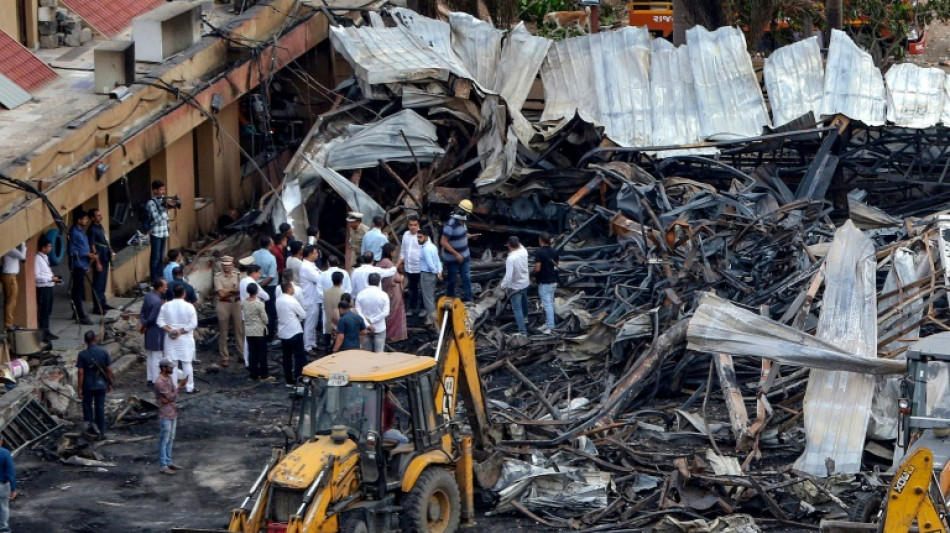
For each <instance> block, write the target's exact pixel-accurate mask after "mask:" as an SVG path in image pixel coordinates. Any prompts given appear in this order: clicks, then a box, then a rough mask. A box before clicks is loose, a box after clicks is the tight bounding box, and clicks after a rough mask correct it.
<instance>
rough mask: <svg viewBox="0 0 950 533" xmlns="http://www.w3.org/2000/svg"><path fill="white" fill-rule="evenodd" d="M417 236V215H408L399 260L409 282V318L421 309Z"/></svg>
mask: <svg viewBox="0 0 950 533" xmlns="http://www.w3.org/2000/svg"><path fill="white" fill-rule="evenodd" d="M417 235H419V215H415V214H413V215H409V229H407V230H406V232H405V233H403V234H402V247H401V248H400V249H399V260H400V262H402V265H403V270H405V271H406V278H407V279H408V280H409V298H408V299H407V300H406V314H407V315H410V316H411V315H412V314H413V313H416V312H419V311H420V309H422V301H421V300H420V298H419V282H420V281H421V279H422V276H421V274H420V270H419V255H420V254H421V253H422V245H421V244H419V238H418V237H417ZM419 316H420V317H423V316H425V311H422V312H419Z"/></svg>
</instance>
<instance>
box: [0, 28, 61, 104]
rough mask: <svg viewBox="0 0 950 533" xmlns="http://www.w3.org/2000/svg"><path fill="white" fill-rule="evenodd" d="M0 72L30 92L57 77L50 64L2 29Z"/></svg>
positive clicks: (0, 32)
mask: <svg viewBox="0 0 950 533" xmlns="http://www.w3.org/2000/svg"><path fill="white" fill-rule="evenodd" d="M0 74H3V75H4V76H6V77H7V78H10V81H12V82H13V83H15V84H17V85H19V86H20V88H21V89H23V90H25V91H29V92H33V91H35V90H37V89H39V88H40V87H42V86H43V85H46V84H47V83H49V82H51V81H53V80H55V79H56V73H55V72H53V69H51V68H50V67H49V65H47V64H46V63H44V62H43V61H42V60H40V58H38V57H36V56H35V55H33V53H32V52H30V51H29V50H27V49H26V48H24V47H23V45H21V44H20V43H18V42H16V41H15V40H14V39H13V37H10V36H9V35H7V34H6V33H4V32H2V31H0Z"/></svg>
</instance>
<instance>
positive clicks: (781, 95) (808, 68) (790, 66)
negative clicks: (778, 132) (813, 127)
mask: <svg viewBox="0 0 950 533" xmlns="http://www.w3.org/2000/svg"><path fill="white" fill-rule="evenodd" d="M763 75H764V77H765V88H766V90H767V91H768V93H769V105H770V106H771V108H772V123H773V124H774V125H775V126H776V127H778V126H784V125H785V124H788V123H789V122H791V121H793V120H795V119H797V118H799V117H801V116H802V115H805V114H806V113H808V112H811V113H813V114H814V116H815V118H816V119H817V118H818V117H819V116H821V99H822V91H823V89H824V84H825V67H824V64H823V60H822V58H821V48H819V46H818V37H811V38H808V39H805V40H803V41H798V42H797V43H793V44H790V45H788V46H783V47H781V48H779V49H778V50H776V51H775V52H773V53H772V55H770V56H769V57H768V58H766V60H765V69H764V73H763Z"/></svg>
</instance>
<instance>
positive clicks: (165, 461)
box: [155, 359, 188, 475]
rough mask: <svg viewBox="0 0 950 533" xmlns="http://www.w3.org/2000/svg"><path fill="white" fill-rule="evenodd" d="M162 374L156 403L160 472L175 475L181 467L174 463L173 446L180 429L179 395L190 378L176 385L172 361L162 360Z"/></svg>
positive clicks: (156, 393)
mask: <svg viewBox="0 0 950 533" xmlns="http://www.w3.org/2000/svg"><path fill="white" fill-rule="evenodd" d="M158 366H159V369H160V371H161V373H160V374H159V376H158V377H157V378H155V403H157V404H158V423H159V427H160V428H161V430H160V432H159V435H158V462H159V464H160V465H161V470H159V472H161V473H163V474H168V475H174V474H175V471H176V470H181V467H180V466H178V465H176V464H175V463H173V462H172V445H174V443H175V430H176V429H178V405H177V402H178V393H179V392H181V390H182V389H184V388H185V384H187V383H188V378H182V379H180V380H179V381H178V384H177V385H176V384H175V381H174V379H173V378H172V374H173V373H174V372H175V363H174V362H172V360H171V359H162V360H161V361H160V362H159V364H158Z"/></svg>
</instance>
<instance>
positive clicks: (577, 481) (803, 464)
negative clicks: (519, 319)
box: [269, 8, 950, 531]
mask: <svg viewBox="0 0 950 533" xmlns="http://www.w3.org/2000/svg"><path fill="white" fill-rule="evenodd" d="M363 22H364V23H363V24H362V25H359V24H358V25H357V26H347V27H343V26H334V27H331V36H332V40H333V44H334V47H335V48H336V50H337V51H338V52H339V53H340V54H341V55H342V56H343V57H344V58H345V59H346V60H347V62H348V63H349V64H350V66H351V67H352V68H353V71H354V76H353V78H351V80H350V81H349V82H347V83H346V84H344V85H343V86H341V87H340V88H338V93H339V98H338V101H337V105H336V106H335V107H334V109H333V110H331V111H330V112H328V113H327V114H325V115H324V116H323V117H322V118H321V120H320V121H319V122H318V123H317V125H316V126H315V127H314V129H313V130H312V131H311V134H310V136H309V137H308V140H307V141H306V142H305V143H304V145H303V146H302V147H301V148H300V150H299V151H298V152H297V154H296V155H295V156H294V159H293V161H292V162H291V164H290V165H289V166H288V169H287V175H286V179H285V182H284V184H283V187H282V189H281V192H280V194H279V195H275V197H274V199H273V201H272V202H271V204H270V205H269V213H270V215H271V216H272V217H273V219H274V223H275V224H277V223H280V222H284V221H288V222H291V223H292V224H293V225H294V226H295V228H298V229H297V230H296V231H299V232H300V233H303V228H305V227H306V226H307V225H308V224H320V226H321V227H326V225H327V224H324V222H326V221H325V220H324V219H325V218H326V217H327V216H328V215H327V213H334V212H336V213H338V214H339V213H341V212H343V211H344V210H346V209H351V210H357V211H361V212H362V213H364V216H373V215H385V216H386V218H387V221H388V229H387V231H390V232H391V236H392V238H391V240H392V241H393V242H399V238H398V236H399V235H401V233H402V231H403V230H404V229H405V227H406V220H407V217H408V216H409V215H410V214H417V215H419V217H420V218H421V219H422V221H423V225H424V226H428V227H430V228H431V229H432V230H433V234H435V235H438V234H439V230H440V229H441V225H442V224H443V223H444V221H445V220H446V218H447V217H448V214H449V213H450V211H451V209H452V208H453V207H454V206H455V205H456V204H458V202H459V201H460V200H462V199H471V200H472V201H473V202H474V204H475V210H474V213H473V214H472V215H471V216H470V217H469V220H468V228H469V232H470V233H473V234H481V235H480V236H479V237H478V238H477V239H473V240H472V241H471V242H470V246H471V248H472V257H473V261H472V265H471V268H472V280H473V284H474V288H475V292H476V300H475V302H473V303H472V304H471V306H470V309H469V316H470V319H471V322H472V324H471V327H472V330H473V332H474V333H475V335H476V338H477V346H478V357H479V362H480V365H481V369H480V372H481V374H482V377H483V379H484V381H485V383H486V387H487V390H488V395H489V398H490V406H491V407H492V410H493V416H494V421H495V422H496V423H497V424H498V427H499V429H500V430H501V431H500V435H499V440H498V442H497V443H496V447H495V451H496V452H498V453H497V454H496V455H495V456H494V457H493V458H492V459H490V460H489V461H488V462H487V463H486V465H485V466H484V468H481V471H480V472H477V473H478V474H479V480H480V483H481V485H482V486H483V487H490V488H491V489H492V491H493V494H495V497H496V500H495V501H494V504H495V507H494V510H493V511H492V512H493V513H503V512H511V511H515V512H520V513H522V514H524V515H526V516H528V517H530V518H531V519H532V520H535V521H537V522H539V523H541V524H545V525H547V526H550V527H555V528H563V529H573V530H584V531H617V530H625V531H626V530H629V531H640V530H647V529H648V528H653V530H654V531H756V530H760V529H770V528H774V529H782V530H801V529H817V524H818V522H819V521H820V520H822V519H836V518H844V517H846V516H847V515H848V511H849V508H851V507H852V506H851V505H850V504H849V503H846V502H848V501H851V500H853V498H854V494H855V493H856V492H859V491H861V490H866V489H868V488H873V487H880V486H881V485H882V483H884V481H882V476H881V475H879V474H877V473H874V472H872V470H875V468H876V467H880V469H881V470H886V469H887V468H889V467H890V466H891V465H892V464H897V463H898V462H899V461H900V458H901V456H902V454H903V451H902V450H901V449H900V448H895V442H896V439H897V432H898V423H897V418H898V416H897V399H898V396H899V385H898V383H899V379H900V375H901V374H902V373H903V372H904V368H905V364H904V362H903V361H901V358H902V356H903V353H904V352H905V351H906V350H908V349H909V348H910V347H912V345H913V343H914V342H915V341H917V340H918V339H919V338H922V337H926V336H928V335H931V334H933V333H936V332H939V331H944V330H946V329H948V328H947V325H946V323H947V319H948V316H950V315H948V313H947V300H946V297H945V296H946V294H945V292H946V278H945V275H944V269H945V264H946V261H947V257H946V254H947V248H946V247H945V242H944V234H943V230H944V226H946V228H947V229H950V224H948V223H947V222H944V221H943V219H942V218H941V217H940V215H939V212H940V209H941V208H942V205H943V201H944V200H945V198H946V194H945V191H944V190H943V189H942V188H941V187H940V185H939V183H938V182H940V181H942V176H940V179H939V180H938V179H937V176H938V175H940V174H941V172H942V171H945V169H946V163H947V162H948V161H950V160H948V159H947V157H946V146H944V145H940V146H935V147H932V149H930V150H929V151H928V152H927V155H926V156H924V155H922V152H919V151H916V152H915V150H917V149H916V148H914V147H913V146H912V145H913V144H914V143H913V142H912V139H914V138H918V139H919V138H920V135H925V133H923V131H915V130H910V129H906V128H904V127H903V126H910V124H909V122H912V120H911V119H910V118H907V117H903V118H902V116H901V115H900V113H901V112H902V108H901V107H900V106H899V105H898V104H896V103H895V104H892V105H893V106H894V107H892V108H891V109H889V110H887V112H888V119H889V120H890V121H891V123H892V124H899V125H900V126H880V125H881V124H884V122H885V119H884V113H885V109H884V107H883V105H882V107H881V108H880V109H877V108H875V109H860V108H859V107H860V106H857V107H855V106H856V104H855V101H854V100H849V94H847V92H846V91H844V89H841V87H843V86H844V85H845V84H846V80H841V79H836V80H829V79H828V78H826V77H825V76H824V73H822V72H820V71H819V72H818V73H817V75H816V74H815V72H806V70H807V69H808V68H810V67H815V65H816V62H815V58H816V57H817V67H816V68H818V69H821V68H822V67H821V65H822V60H821V56H820V51H819V50H818V48H817V45H816V44H815V43H813V42H810V41H809V42H807V43H805V44H800V43H799V44H797V45H793V46H794V47H795V48H791V47H790V48H789V49H788V50H785V51H784V52H783V53H782V54H779V57H782V58H784V59H783V61H784V63H783V64H774V63H773V64H767V65H766V69H765V83H766V85H767V86H768V87H769V89H770V91H774V93H775V94H774V95H771V98H770V102H769V103H770V106H771V107H770V109H771V111H772V116H773V117H774V119H775V124H776V127H774V128H772V127H771V123H770V119H769V116H768V109H769V108H767V107H766V104H765V102H764V101H763V100H762V93H761V89H760V88H759V84H758V82H757V81H756V79H755V75H754V72H753V71H752V70H751V62H750V63H749V64H748V65H746V63H745V62H744V61H742V60H741V59H740V60H738V61H737V62H736V63H735V64H716V63H715V61H706V60H705V59H703V54H705V53H708V54H710V57H712V56H715V57H719V56H718V55H716V54H717V53H721V52H723V50H730V49H731V48H730V47H734V46H736V43H735V42H733V41H732V40H730V38H731V37H732V35H731V34H730V33H729V31H730V29H728V28H725V29H721V30H719V31H717V32H712V33H708V32H707V33H700V30H696V32H694V33H693V34H691V35H692V38H691V40H690V50H689V51H688V52H687V50H686V48H685V47H684V48H679V49H671V48H670V47H668V46H667V45H665V44H663V43H658V42H656V41H654V42H653V43H651V42H650V41H649V38H648V37H646V36H645V35H641V32H640V31H639V29H636V30H635V29H633V28H624V29H622V30H620V31H617V32H609V33H605V34H597V35H591V36H585V37H580V38H577V39H569V40H567V41H564V42H562V43H551V42H550V41H547V40H546V39H542V38H539V37H535V36H533V35H531V34H530V33H528V32H527V30H525V29H524V27H522V26H519V27H517V28H515V29H513V30H511V31H510V32H502V31H500V30H497V29H495V28H493V27H492V26H491V25H489V24H487V23H484V22H481V21H478V20H475V19H473V18H472V17H469V16H468V15H463V14H457V13H452V14H451V15H450V16H449V21H448V22H443V21H439V20H433V19H428V18H425V17H422V16H420V15H418V14H415V13H413V12H411V11H408V10H404V9H400V8H397V9H393V10H390V11H385V12H383V13H382V14H379V13H375V12H370V13H368V14H367V15H366V19H365V21H363ZM701 31H702V32H705V30H701ZM644 33H645V32H644ZM593 49H597V50H598V54H602V55H603V56H604V57H605V59H604V60H603V61H601V60H600V59H597V58H599V57H600V55H596V54H594V55H591V56H589V57H590V59H589V60H585V59H583V58H584V57H585V56H584V55H583V54H582V53H581V52H582V51H583V50H593ZM741 52H742V54H745V50H744V46H743V47H742V48H741ZM862 54H864V52H862V51H861V50H859V49H858V48H857V47H855V46H854V44H853V43H851V42H850V40H847V37H844V36H843V34H842V35H838V34H837V33H836V34H835V37H834V38H833V40H832V50H831V51H830V52H829V58H828V62H829V64H830V65H831V64H838V63H847V62H848V61H851V60H853V61H851V62H852V63H853V64H854V65H858V67H855V69H854V70H853V72H852V74H853V75H854V76H867V77H869V78H873V79H875V80H877V79H879V81H880V87H878V86H877V85H874V84H871V85H872V86H873V87H876V88H875V89H874V90H878V89H879V90H880V91H885V86H884V80H883V78H882V77H881V74H880V72H878V71H876V70H874V71H873V72H872V71H869V70H867V69H866V67H867V64H866V62H865V61H864V56H863V55H862ZM745 55H746V57H747V54H745ZM865 55H866V54H865ZM611 57H614V58H615V59H617V61H616V62H614V63H611V60H610V58H611ZM849 58H850V59H849ZM584 61H588V62H589V63H590V64H584ZM651 61H652V63H651ZM710 65H711V66H710ZM783 65H784V66H783ZM690 66H691V67H692V68H690ZM707 67H709V68H713V69H715V68H719V69H721V70H722V72H727V73H733V74H735V76H734V78H735V79H737V80H738V82H737V83H738V84H739V88H738V89H736V90H733V91H731V92H730V90H729V87H727V86H726V85H727V84H726V82H721V83H720V82H717V84H713V83H712V81H711V80H713V78H715V76H714V74H715V73H714V72H707V70H708V68H707ZM830 68H831V67H830V66H829V70H830ZM624 69H627V70H624ZM631 69H632V70H631ZM637 69H639V70H637ZM704 69H705V70H704ZM803 69H805V70H803ZM862 69H863V70H862ZM905 70H906V69H905ZM539 72H540V75H541V79H542V80H543V82H544V90H543V97H544V100H545V101H544V102H542V101H541V98H542V97H541V91H540V90H538V89H537V88H536V87H535V85H536V77H537V75H538V73H539ZM701 72H702V73H703V76H705V77H706V78H704V79H706V80H707V81H708V82H709V83H710V84H712V85H715V86H710V87H708V89H709V91H710V92H709V93H708V94H697V92H696V91H697V90H698V87H699V86H700V85H701V84H702V83H705V82H703V81H702V80H697V81H696V83H695V84H694V80H693V79H682V76H686V77H689V76H694V75H695V76H699V73H701ZM676 73H680V74H681V76H679V75H675V74H676ZM898 74H900V75H911V76H912V75H916V73H910V72H903V71H902V72H899V73H895V75H894V76H891V77H889V78H888V83H891V84H892V85H891V86H889V87H888V89H890V90H893V91H896V89H895V88H894V87H896V85H897V84H896V82H894V81H893V80H891V78H892V77H896V76H897V75H898ZM687 75H689V76H687ZM638 76H639V78H638ZM749 76H751V78H750V77H749ZM795 76H800V77H802V79H803V80H804V81H802V83H801V84H800V85H801V86H803V87H804V88H803V91H804V93H803V94H797V95H796V94H792V93H790V92H788V91H784V92H783V91H782V90H781V89H780V88H781V87H782V86H783V84H785V85H787V84H789V83H790V82H789V77H795ZM875 76H876V78H875ZM605 79H612V80H615V81H616V83H615V84H603V85H600V84H599V81H602V80H605ZM643 80H646V82H645V83H646V85H644V84H643ZM664 80H665V81H664ZM750 80H751V82H752V84H751V85H750V83H749V82H750ZM588 88H590V90H591V91H593V92H590V93H584V91H586V90H587V89H588ZM733 89H735V87H733ZM585 94H586V96H585ZM755 94H758V97H757V98H756V97H755ZM664 95H665V96H666V97H668V99H667V100H664ZM730 95H731V97H732V98H733V99H732V100H730ZM780 95H781V96H780ZM851 96H854V95H851ZM879 96H880V98H881V99H882V101H883V100H885V99H886V98H885V97H884V95H883V92H882V94H881V95H879ZM892 100H893V101H894V102H897V103H899V102H900V101H901V100H900V99H899V98H898V99H893V98H892ZM661 103H663V105H661ZM618 106H619V107H618ZM664 106H665V107H664ZM744 106H745V107H744ZM760 106H761V107H760ZM829 106H830V107H829ZM618 109H622V112H620V111H617V110H618ZM891 113H894V115H893V116H892V115H891ZM927 113H930V112H929V111H928V112H927ZM930 114H932V113H930ZM821 115H825V116H828V117H829V118H828V120H826V121H824V122H817V121H816V120H815V118H814V117H815V116H821ZM935 116H936V115H935ZM779 117H782V118H781V119H780V118H779ZM796 117H797V118H796ZM928 117H929V115H928ZM928 117H920V116H918V117H916V118H915V119H914V120H921V121H923V123H926V125H924V126H920V124H917V125H918V126H920V127H930V126H933V125H934V124H936V120H937V119H936V118H934V117H930V118H933V120H932V121H930V122H928V120H930V118H928ZM717 120H718V122H717ZM859 121H860V122H859ZM723 124H725V125H726V126H723ZM868 125H871V126H868ZM717 128H725V129H717ZM762 128H765V134H764V135H760V133H762ZM934 131H935V130H934V129H931V130H929V133H926V135H929V136H930V137H929V138H930V139H931V140H935V139H940V138H942V135H943V134H942V133H939V132H940V131H943V129H942V128H936V131H938V133H934ZM723 132H725V133H727V135H720V136H718V138H717V135H716V134H717V133H723ZM651 142H656V145H653V146H651V145H650V143H651ZM659 144H666V146H659ZM885 145H886V146H887V147H888V149H887V150H885V149H884V146H885ZM901 174H903V178H904V179H903V180H902V179H901V177H900V176H901ZM910 174H913V175H914V176H915V177H914V179H910V180H908V179H906V178H907V176H908V175H910ZM859 187H860V188H859ZM542 232H548V233H550V234H552V235H554V243H553V245H554V247H555V248H557V249H558V250H559V252H560V263H559V271H560V281H559V286H558V290H557V295H556V308H557V316H558V319H557V326H558V327H557V329H556V331H555V332H554V334H531V335H529V336H528V337H520V336H515V335H511V333H513V332H514V324H513V320H511V315H510V312H509V310H508V309H507V306H506V302H505V301H504V299H503V298H499V297H497V296H495V291H494V289H495V288H496V287H497V286H498V283H499V282H500V280H501V278H502V276H503V274H504V242H505V239H506V238H507V237H508V236H509V235H517V236H519V237H520V238H521V239H522V241H523V242H525V243H526V244H527V245H529V250H530V249H531V248H532V247H533V246H534V245H535V244H536V243H537V236H538V235H540V234H541V233H542ZM324 238H325V239H329V240H331V241H333V240H334V239H335V241H336V242H339V241H341V240H343V239H342V238H339V236H332V235H324ZM530 300H531V311H530V313H529V319H530V322H531V323H532V325H540V324H543V318H542V313H541V311H540V310H539V305H538V303H537V300H536V293H534V292H533V291H532V292H531V293H530ZM434 337H435V333H434V332H432V331H428V330H423V329H422V328H417V329H415V330H414V336H413V338H412V339H411V340H410V342H415V343H417V344H418V345H425V344H426V343H427V342H430V343H431V341H432V340H434ZM944 393H945V391H944ZM941 398H942V396H941ZM934 401H937V402H939V401H941V400H934ZM884 478H885V479H886V476H885V477H884Z"/></svg>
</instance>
